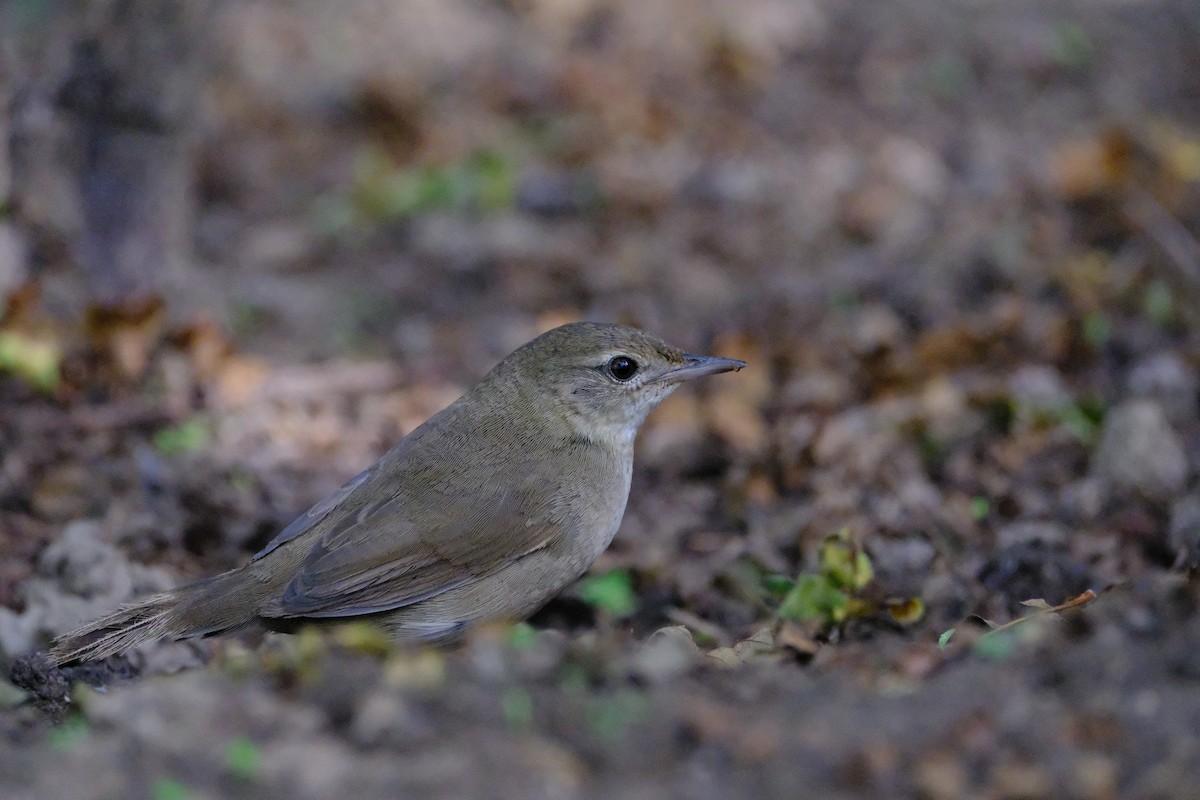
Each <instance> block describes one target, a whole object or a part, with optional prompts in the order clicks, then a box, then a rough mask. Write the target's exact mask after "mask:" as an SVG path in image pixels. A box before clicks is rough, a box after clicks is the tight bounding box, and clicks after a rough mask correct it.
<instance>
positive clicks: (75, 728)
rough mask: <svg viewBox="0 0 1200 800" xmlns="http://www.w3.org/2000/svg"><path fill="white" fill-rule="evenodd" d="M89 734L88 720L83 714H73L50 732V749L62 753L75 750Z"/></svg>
mask: <svg viewBox="0 0 1200 800" xmlns="http://www.w3.org/2000/svg"><path fill="white" fill-rule="evenodd" d="M87 734H88V727H87V720H86V719H84V718H83V715H82V714H72V715H71V716H69V717H67V718H66V719H65V720H63V721H62V723H61V724H60V725H59V726H58V727H56V728H54V729H53V730H52V731H50V735H49V736H48V737H47V739H48V741H49V743H50V747H51V748H52V749H54V750H57V751H59V752H60V753H65V752H66V751H68V750H71V749H73V748H74V747H75V746H76V745H77V744H79V743H80V742H81V741H83V740H84V739H85V738H86V737H87Z"/></svg>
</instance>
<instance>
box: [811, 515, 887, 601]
mask: <svg viewBox="0 0 1200 800" xmlns="http://www.w3.org/2000/svg"><path fill="white" fill-rule="evenodd" d="M821 572H822V574H824V575H826V576H827V577H828V578H829V580H830V581H831V582H832V583H833V585H835V586H838V587H841V588H843V589H848V590H851V591H854V590H858V589H861V588H863V587H864V586H866V585H867V584H868V583H870V582H871V580H872V579H873V578H874V577H875V567H874V566H873V565H872V564H871V558H870V556H868V555H867V554H866V553H864V552H863V551H861V550H859V549H858V548H857V547H855V546H854V545H853V544H851V542H850V533H849V531H846V530H842V531H841V532H840V533H838V534H837V535H835V536H829V537H826V539H825V541H824V542H823V543H822V544H821Z"/></svg>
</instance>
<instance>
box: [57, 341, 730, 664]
mask: <svg viewBox="0 0 1200 800" xmlns="http://www.w3.org/2000/svg"><path fill="white" fill-rule="evenodd" d="M744 366H745V364H744V363H743V362H741V361H735V360H733V359H727V358H718V357H712V356H693V355H688V354H686V353H684V352H683V351H681V350H679V349H677V348H674V347H671V346H670V345H667V344H666V343H664V342H662V341H660V340H659V339H657V338H655V337H654V336H651V335H650V334H648V333H645V332H643V331H639V330H637V329H635V328H629V327H625V326H621V325H611V324H600V323H573V324H570V325H563V326H562V327H559V328H555V329H554V330H551V331H549V332H547V333H545V334H543V335H541V336H539V337H538V338H536V339H534V340H533V341H531V342H529V343H528V344H526V345H524V346H523V347H521V348H520V349H518V350H517V351H515V352H514V353H512V354H511V355H509V356H508V357H507V358H505V359H504V360H503V361H502V362H500V363H499V364H498V365H497V366H496V367H495V368H494V369H493V370H492V371H491V372H490V373H488V374H487V376H485V377H484V378H483V379H482V380H481V381H480V382H479V383H478V384H476V385H475V387H474V388H472V389H471V390H470V391H468V392H467V393H466V394H464V395H463V396H462V397H460V398H459V399H458V400H456V401H455V402H454V403H452V404H451V405H450V406H448V407H447V408H445V409H444V410H442V411H441V412H439V413H438V414H436V415H434V416H433V417H431V418H430V419H429V420H427V421H426V422H425V423H424V424H423V425H421V426H420V427H418V428H417V429H416V430H414V431H413V432H412V433H410V434H409V435H408V436H406V437H405V438H404V439H403V440H401V441H400V442H399V443H398V444H397V445H396V446H395V447H393V448H392V449H391V450H389V451H388V452H387V453H386V454H385V455H384V456H383V458H381V459H380V460H379V462H378V463H376V464H375V465H374V466H373V467H371V468H370V469H368V470H365V471H364V472H362V473H360V474H359V475H357V476H356V477H354V478H352V479H351V480H350V481H349V482H348V483H346V485H344V486H342V487H341V488H340V489H338V490H337V491H335V492H333V493H331V494H330V495H329V496H328V497H326V498H325V499H324V500H322V501H321V502H319V503H317V504H316V505H315V506H313V507H312V508H311V509H309V510H308V511H307V512H306V513H305V514H303V515H302V516H300V517H299V518H297V519H296V520H295V521H294V522H292V524H291V525H289V526H288V527H287V528H285V529H284V530H283V531H282V532H281V533H280V534H279V535H278V536H277V537H276V538H275V539H274V540H273V541H272V542H271V543H270V544H269V545H267V547H265V548H264V549H263V550H262V551H260V552H259V553H258V554H256V555H255V556H254V557H253V558H252V559H251V560H250V562H249V563H247V564H246V565H245V566H243V567H241V568H239V569H235V570H232V571H230V572H226V573H224V574H222V575H217V576H215V577H212V578H208V579H205V580H201V581H198V582H196V583H192V584H188V585H186V586H183V587H180V588H179V589H176V590H175V591H173V592H168V593H166V594H162V595H157V596H155V597H151V598H149V599H148V600H146V601H144V602H141V603H138V604H135V605H131V606H125V607H123V608H121V609H119V610H117V611H116V612H114V613H113V614H111V615H109V616H107V617H104V618H102V619H100V620H97V621H95V622H92V623H90V624H88V625H86V626H84V627H83V628H81V629H80V630H78V631H75V632H73V633H71V634H68V635H66V636H64V637H61V638H60V639H59V640H58V641H56V642H55V644H54V646H53V648H52V650H51V657H52V658H53V659H54V660H56V661H57V662H59V663H65V662H67V661H73V660H81V659H97V658H104V657H106V656H109V655H112V654H114V653H118V652H121V651H123V650H126V649H128V648H129V647H132V646H134V645H137V644H140V643H142V642H146V641H151V640H154V639H159V638H164V637H170V638H176V639H179V638H188V637H193V636H202V635H211V634H216V633H222V632H226V631H230V630H234V629H237V628H242V627H246V626H251V625H259V626H262V627H266V628H273V629H287V628H289V627H291V626H294V625H295V624H297V623H299V622H303V621H306V620H336V619H346V618H351V617H361V616H366V615H369V616H370V618H372V619H373V620H375V621H376V622H377V623H379V624H380V625H382V626H384V627H385V628H386V629H387V630H388V631H389V633H390V634H391V635H392V636H393V637H394V638H395V639H396V640H398V641H437V640H443V639H448V638H452V637H454V636H455V635H457V634H458V633H459V632H460V631H461V630H462V629H463V628H464V627H465V626H467V625H470V624H471V623H474V622H479V621H484V620H490V619H505V618H508V619H519V618H521V617H524V616H526V615H528V614H530V613H532V612H533V611H535V610H537V608H538V607H540V606H541V605H542V604H543V603H545V602H546V601H547V600H549V599H550V598H551V597H553V596H554V594H556V593H557V592H558V591H560V590H561V589H562V588H563V587H564V586H566V585H567V584H569V583H571V582H572V581H574V580H575V579H576V578H578V577H579V576H580V575H582V574H583V572H584V571H585V570H586V569H587V568H588V566H589V565H590V564H591V563H592V562H593V561H594V560H595V559H596V557H597V556H599V555H600V553H601V552H602V551H603V550H604V549H605V548H606V547H607V546H608V544H609V542H610V541H611V540H612V537H613V535H614V534H615V533H616V531H617V527H618V526H619V525H620V522H621V517H622V515H623V514H624V510H625V502H626V500H627V499H628V496H629V483H630V478H631V475H632V470H633V440H634V436H635V434H636V433H637V429H638V427H639V426H640V425H641V423H642V421H643V420H645V418H646V416H647V414H649V413H650V411H651V410H653V409H654V407H655V406H657V405H658V404H659V403H660V402H661V401H662V400H663V398H665V397H666V396H667V395H668V394H670V393H671V392H672V391H673V390H674V389H675V388H676V387H677V386H678V385H679V383H680V382H682V381H684V380H687V379H689V378H693V377H698V376H701V375H709V374H714V373H718V372H726V371H730V370H737V369H741V368H742V367H744Z"/></svg>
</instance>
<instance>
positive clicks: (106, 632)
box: [49, 592, 185, 664]
mask: <svg viewBox="0 0 1200 800" xmlns="http://www.w3.org/2000/svg"><path fill="white" fill-rule="evenodd" d="M177 602H178V596H177V593H176V592H166V593H164V594H159V595H155V596H153V597H151V598H149V599H147V600H144V601H142V602H139V603H130V604H128V605H123V606H121V607H120V608H118V609H117V610H116V611H114V612H113V613H111V614H109V615H108V616H105V617H101V618H100V619H98V620H94V621H92V622H89V623H88V624H86V625H84V626H83V627H81V628H79V629H78V630H74V631H71V632H70V633H68V634H65V635H63V636H60V637H58V638H57V639H55V640H54V645H53V646H52V647H51V648H50V653H49V655H50V660H51V661H53V662H54V663H55V664H66V663H68V662H71V661H100V660H102V659H105V658H108V657H109V656H113V655H116V654H117V653H123V652H124V651H126V650H128V649H130V648H131V647H136V646H137V645H139V644H144V643H145V642H152V641H156V640H158V639H163V638H166V637H168V636H175V637H178V636H180V635H185V634H183V632H182V631H178V630H175V628H176V626H175V625H174V624H173V616H174V614H173V611H174V609H175V605H176V603H177Z"/></svg>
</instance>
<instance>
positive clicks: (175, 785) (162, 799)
mask: <svg viewBox="0 0 1200 800" xmlns="http://www.w3.org/2000/svg"><path fill="white" fill-rule="evenodd" d="M189 794H190V792H188V788H187V787H186V786H184V785H183V784H182V783H180V782H179V781H177V780H175V779H174V778H159V779H158V780H156V781H155V782H154V785H153V786H152V787H150V797H151V800H187V797H188V795H189Z"/></svg>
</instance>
